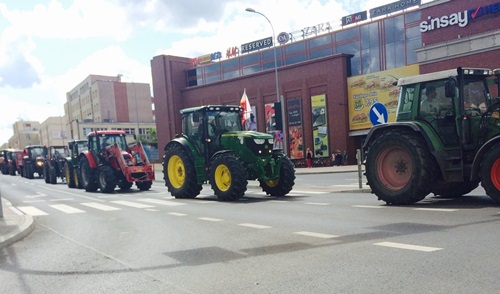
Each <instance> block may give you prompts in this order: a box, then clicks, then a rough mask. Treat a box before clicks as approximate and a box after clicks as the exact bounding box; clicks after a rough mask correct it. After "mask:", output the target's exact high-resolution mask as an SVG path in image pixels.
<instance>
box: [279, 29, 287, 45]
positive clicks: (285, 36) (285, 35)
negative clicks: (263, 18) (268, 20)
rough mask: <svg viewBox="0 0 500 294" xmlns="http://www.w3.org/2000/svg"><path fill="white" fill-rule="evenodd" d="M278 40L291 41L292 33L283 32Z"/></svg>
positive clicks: (280, 41)
mask: <svg viewBox="0 0 500 294" xmlns="http://www.w3.org/2000/svg"><path fill="white" fill-rule="evenodd" d="M277 40H278V42H279V43H280V44H285V43H288V41H290V34H289V33H285V32H282V33H280V34H279V35H278V37H277Z"/></svg>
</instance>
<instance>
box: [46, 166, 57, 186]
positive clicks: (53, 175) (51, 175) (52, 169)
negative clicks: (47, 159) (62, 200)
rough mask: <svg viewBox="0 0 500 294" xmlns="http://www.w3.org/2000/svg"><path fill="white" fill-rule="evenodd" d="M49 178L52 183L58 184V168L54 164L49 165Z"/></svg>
mask: <svg viewBox="0 0 500 294" xmlns="http://www.w3.org/2000/svg"><path fill="white" fill-rule="evenodd" d="M48 177H49V180H50V183H51V184H52V185H55V184H57V175H56V168H55V167H54V166H52V165H51V166H49V175H48Z"/></svg>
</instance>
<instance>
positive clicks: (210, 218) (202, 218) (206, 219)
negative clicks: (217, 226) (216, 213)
mask: <svg viewBox="0 0 500 294" xmlns="http://www.w3.org/2000/svg"><path fill="white" fill-rule="evenodd" d="M198 219H199V220H204V221H209V222H221V221H223V219H220V218H212V217H199V218H198Z"/></svg>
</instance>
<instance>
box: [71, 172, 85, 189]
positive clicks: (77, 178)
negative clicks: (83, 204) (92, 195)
mask: <svg viewBox="0 0 500 294" xmlns="http://www.w3.org/2000/svg"><path fill="white" fill-rule="evenodd" d="M73 179H74V180H75V187H76V188H77V189H83V182H82V173H80V168H79V167H78V166H73Z"/></svg>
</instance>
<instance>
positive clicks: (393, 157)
mask: <svg viewBox="0 0 500 294" xmlns="http://www.w3.org/2000/svg"><path fill="white" fill-rule="evenodd" d="M435 174H436V168H435V163H434V159H433V157H432V155H431V153H430V152H429V151H428V150H427V146H426V143H425V141H424V140H423V139H422V138H420V137H418V136H416V135H414V134H411V133H408V132H404V131H398V130H392V131H388V132H385V133H383V134H381V135H379V136H378V137H377V138H376V139H374V141H373V142H371V144H370V145H369V149H368V155H367V159H366V178H367V180H368V185H370V188H371V189H372V191H373V193H375V195H377V197H378V198H379V199H380V200H383V201H385V202H386V203H387V204H395V205H404V204H412V203H415V202H418V201H420V200H422V199H424V198H425V196H427V195H428V194H429V193H430V192H431V188H432V186H433V185H432V183H433V182H434V179H435Z"/></svg>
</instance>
